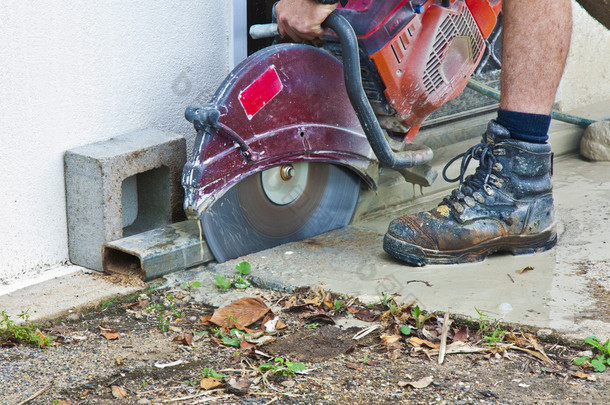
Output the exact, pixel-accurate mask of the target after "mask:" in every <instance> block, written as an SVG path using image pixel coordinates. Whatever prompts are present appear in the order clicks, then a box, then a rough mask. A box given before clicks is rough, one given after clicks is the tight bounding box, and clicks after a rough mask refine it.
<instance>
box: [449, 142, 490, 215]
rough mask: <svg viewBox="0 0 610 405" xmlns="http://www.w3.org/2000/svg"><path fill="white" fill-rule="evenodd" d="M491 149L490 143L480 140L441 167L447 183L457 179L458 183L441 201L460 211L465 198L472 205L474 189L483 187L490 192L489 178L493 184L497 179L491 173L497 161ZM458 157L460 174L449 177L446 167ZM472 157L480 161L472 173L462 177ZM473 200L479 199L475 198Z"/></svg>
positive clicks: (462, 208)
mask: <svg viewBox="0 0 610 405" xmlns="http://www.w3.org/2000/svg"><path fill="white" fill-rule="evenodd" d="M493 149H494V145H492V144H491V143H489V142H481V143H479V144H477V145H474V146H472V147H471V148H469V149H468V150H467V151H466V152H464V153H462V154H459V155H457V156H456V157H454V158H453V159H451V160H450V161H449V162H448V163H447V164H446V165H445V168H444V169H443V178H444V179H445V181H446V182H448V183H455V182H458V181H459V182H460V184H459V186H458V187H457V188H456V189H455V190H453V191H452V192H451V194H450V195H448V196H446V197H445V198H444V199H443V203H447V204H449V205H451V206H453V207H454V208H455V209H456V210H457V211H459V212H461V211H463V210H464V207H463V205H462V204H461V202H464V200H465V199H467V202H468V203H469V204H467V205H469V206H470V205H472V195H473V193H475V192H476V191H478V190H481V189H484V190H485V191H486V193H487V194H490V192H492V191H491V188H490V184H489V183H490V180H491V181H492V184H494V180H496V181H497V177H496V176H495V175H493V174H492V170H493V169H494V165H495V164H496V161H497V158H496V155H495V154H494V153H493ZM460 158H461V159H462V162H461V164H460V174H459V175H458V176H457V177H455V178H449V177H448V176H447V169H449V167H450V166H451V165H452V164H453V163H454V162H456V161H457V160H458V159H460ZM472 159H474V160H478V161H479V162H480V163H479V167H477V169H476V170H475V172H474V174H472V175H469V176H467V177H464V176H465V174H466V170H467V168H468V165H469V164H470V162H471V161H472ZM475 200H479V199H478V198H475Z"/></svg>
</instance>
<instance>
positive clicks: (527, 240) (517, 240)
mask: <svg viewBox="0 0 610 405" xmlns="http://www.w3.org/2000/svg"><path fill="white" fill-rule="evenodd" d="M556 243H557V231H556V228H555V227H552V228H550V229H548V230H546V231H543V232H541V233H539V234H537V235H516V236H502V237H499V238H496V239H491V240H488V241H485V242H483V243H481V244H478V245H476V246H473V247H471V248H468V249H462V250H451V251H440V250H432V249H425V248H422V247H420V246H416V245H412V244H410V243H407V242H405V241H403V240H400V239H397V238H395V237H393V236H392V235H389V234H387V233H386V234H385V237H384V238H383V249H384V250H385V251H386V252H388V253H389V254H390V255H392V256H394V257H395V258H397V259H398V260H401V261H403V262H406V263H408V264H412V265H414V266H424V265H426V264H458V263H475V262H480V261H482V260H484V259H485V258H486V257H487V256H488V255H490V254H492V253H496V252H509V253H512V254H513V255H515V256H517V255H525V254H532V253H539V252H544V251H546V250H549V249H551V248H553V246H555V244H556Z"/></svg>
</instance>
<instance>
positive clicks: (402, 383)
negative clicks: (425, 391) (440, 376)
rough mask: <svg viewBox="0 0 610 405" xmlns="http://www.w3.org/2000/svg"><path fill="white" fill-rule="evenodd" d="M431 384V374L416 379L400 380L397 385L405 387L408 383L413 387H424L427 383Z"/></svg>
mask: <svg viewBox="0 0 610 405" xmlns="http://www.w3.org/2000/svg"><path fill="white" fill-rule="evenodd" d="M430 384H432V376H428V377H424V378H422V379H420V380H417V381H400V382H398V386H399V387H406V386H407V385H410V386H411V387H413V388H426V387H427V386H428V385H430Z"/></svg>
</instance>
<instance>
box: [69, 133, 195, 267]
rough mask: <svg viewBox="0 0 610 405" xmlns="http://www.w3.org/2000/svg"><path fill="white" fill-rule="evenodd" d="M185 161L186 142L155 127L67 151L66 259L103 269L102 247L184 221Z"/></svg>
mask: <svg viewBox="0 0 610 405" xmlns="http://www.w3.org/2000/svg"><path fill="white" fill-rule="evenodd" d="M185 162H186V142H185V140H184V138H183V137H181V136H179V135H176V134H173V133H169V132H163V131H160V130H153V129H147V130H142V131H137V132H134V133H130V134H126V135H122V136H118V137H115V138H112V139H109V140H107V141H103V142H97V143H93V144H89V145H85V146H82V147H78V148H75V149H71V150H69V151H67V152H66V154H65V156H64V169H65V182H66V203H67V215H68V242H69V253H70V261H71V262H72V263H74V264H78V265H80V266H84V267H87V268H89V269H94V270H99V271H101V270H102V245H103V244H104V243H106V242H110V241H113V240H117V239H121V238H123V237H126V236H130V235H133V234H136V233H140V232H145V231H149V230H151V229H155V228H158V227H161V226H165V225H168V224H170V223H172V222H177V221H181V220H183V219H184V212H183V209H182V203H183V199H184V191H183V189H182V186H181V184H180V178H181V175H182V168H183V167H184V164H185ZM123 213H125V218H123Z"/></svg>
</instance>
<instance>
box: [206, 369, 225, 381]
mask: <svg viewBox="0 0 610 405" xmlns="http://www.w3.org/2000/svg"><path fill="white" fill-rule="evenodd" d="M201 378H227V376H226V375H224V374H221V373H219V372H217V371H216V370H214V369H213V368H208V367H205V368H204V369H203V373H201V376H200V379H201Z"/></svg>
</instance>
